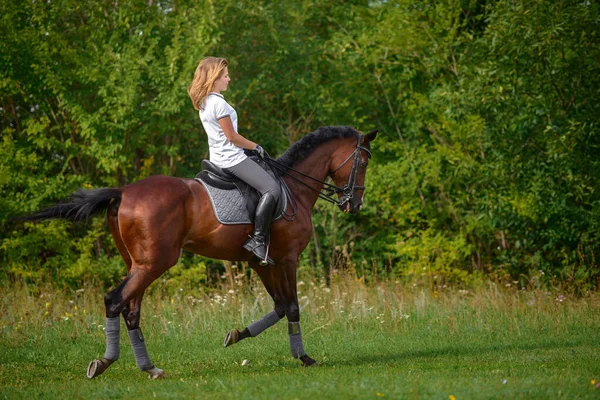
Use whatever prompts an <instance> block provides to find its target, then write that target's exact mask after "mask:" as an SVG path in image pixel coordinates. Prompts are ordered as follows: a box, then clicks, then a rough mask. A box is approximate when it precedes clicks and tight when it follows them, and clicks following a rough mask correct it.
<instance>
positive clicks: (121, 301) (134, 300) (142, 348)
mask: <svg viewBox="0 0 600 400" xmlns="http://www.w3.org/2000/svg"><path fill="white" fill-rule="evenodd" d="M158 275H160V274H157V273H153V272H152V269H151V268H142V267H138V266H136V265H135V264H134V265H133V266H132V268H131V269H130V271H129V273H128V274H127V277H126V278H125V279H124V280H123V281H122V282H121V283H120V284H119V285H118V286H117V287H116V288H115V289H114V290H112V291H110V292H108V293H107V294H106V296H104V304H105V306H106V319H107V321H109V320H110V321H116V323H115V325H116V329H115V330H116V339H115V335H114V334H113V335H109V329H108V326H107V331H106V333H107V346H106V348H107V351H106V353H105V355H104V358H103V359H102V360H94V361H92V362H91V363H90V365H89V367H88V372H87V376H88V378H90V379H91V378H95V377H96V376H98V375H100V374H102V373H103V372H104V371H105V370H106V368H108V367H109V366H110V364H112V363H113V362H114V361H116V360H117V359H118V358H119V340H118V335H119V329H118V326H119V314H120V313H122V312H126V313H127V317H125V323H126V325H127V327H128V334H129V339H130V341H131V345H132V347H133V351H134V355H135V358H136V364H137V365H138V367H139V368H140V369H141V370H142V371H146V372H147V373H148V374H149V375H150V377H151V378H159V377H162V376H163V371H162V370H160V369H158V368H155V367H154V365H152V363H151V362H150V359H149V357H148V352H147V350H146V345H145V343H144V338H143V336H142V332H141V330H140V329H139V317H140V307H141V301H142V296H143V294H144V291H145V290H146V288H147V287H148V286H149V285H150V283H152V282H153V281H154V280H155V279H156V278H157V277H158Z"/></svg>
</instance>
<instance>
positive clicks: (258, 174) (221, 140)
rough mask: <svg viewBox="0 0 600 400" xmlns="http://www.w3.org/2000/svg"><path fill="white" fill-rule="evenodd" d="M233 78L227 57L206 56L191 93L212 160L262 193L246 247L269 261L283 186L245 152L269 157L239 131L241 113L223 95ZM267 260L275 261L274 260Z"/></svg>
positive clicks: (196, 74)
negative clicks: (270, 235)
mask: <svg viewBox="0 0 600 400" xmlns="http://www.w3.org/2000/svg"><path fill="white" fill-rule="evenodd" d="M230 80H231V79H230V78H229V71H228V69H227V60H225V59H224V58H217V57H206V58H204V59H202V60H201V61H200V64H199V65H198V68H196V72H195V73H194V80H193V81H192V84H191V85H190V86H189V87H188V93H189V95H190V98H191V99H192V104H193V105H194V108H195V109H196V110H198V111H199V112H200V120H201V121H202V125H203V126H204V130H205V131H206V134H207V135H208V146H209V150H210V161H211V162H212V163H213V164H215V165H217V166H218V167H221V168H222V169H224V170H225V171H227V172H229V173H230V174H232V175H235V176H236V177H238V178H239V179H241V180H243V181H244V182H246V183H247V184H249V185H250V186H252V187H253V188H255V189H256V190H258V191H259V192H260V194H261V196H262V197H261V198H260V201H259V202H258V206H257V208H256V214H255V217H254V233H253V234H252V236H251V237H250V238H249V239H248V240H247V241H246V243H245V244H244V248H245V249H246V250H248V251H251V252H253V253H254V254H255V255H256V256H257V257H258V258H260V259H261V260H267V246H266V243H265V242H266V234H267V232H268V230H269V226H270V225H271V217H272V216H273V211H274V209H275V205H276V203H277V199H278V198H279V195H280V193H281V189H280V188H279V184H278V183H277V181H275V179H273V178H272V177H271V175H269V174H268V173H267V172H266V171H265V170H264V169H262V168H261V167H260V166H259V165H258V164H257V163H256V162H254V161H253V160H252V159H251V158H248V157H247V156H246V154H245V153H244V149H248V150H253V151H254V152H255V153H256V154H257V155H258V156H259V157H261V158H264V157H265V151H264V150H263V148H262V147H261V146H259V145H258V144H256V143H254V142H252V141H251V140H248V139H246V138H245V137H243V136H242V135H240V134H239V133H238V132H237V130H238V129H237V128H238V119H237V113H236V112H235V110H234V109H233V107H231V106H230V105H229V104H228V103H227V102H226V101H225V98H224V97H223V95H222V94H221V92H224V91H225V90H227V85H229V81H230ZM267 261H269V262H270V263H272V261H271V260H270V259H268V260H267Z"/></svg>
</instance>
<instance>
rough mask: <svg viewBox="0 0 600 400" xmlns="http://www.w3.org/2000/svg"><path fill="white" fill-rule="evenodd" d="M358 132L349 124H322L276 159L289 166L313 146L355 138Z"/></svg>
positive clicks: (312, 148) (302, 157) (307, 153)
mask: <svg viewBox="0 0 600 400" xmlns="http://www.w3.org/2000/svg"><path fill="white" fill-rule="evenodd" d="M359 134H360V133H359V132H358V131H357V130H355V129H353V128H351V127H349V126H323V127H321V128H319V129H317V130H316V131H314V132H312V133H309V134H308V135H306V136H304V137H303V138H302V139H300V140H298V141H297V142H296V143H294V144H293V145H291V146H290V148H289V149H287V150H286V151H285V153H283V154H282V156H281V157H279V158H278V159H277V161H279V162H280V163H282V164H284V165H285V166H287V167H291V166H292V165H294V163H296V162H297V161H300V160H302V159H304V158H306V157H307V156H308V155H309V154H310V153H311V152H312V151H313V150H314V149H315V147H317V146H319V145H320V144H322V143H324V142H327V141H329V140H332V139H342V138H349V137H356V138H357V137H358V135H359Z"/></svg>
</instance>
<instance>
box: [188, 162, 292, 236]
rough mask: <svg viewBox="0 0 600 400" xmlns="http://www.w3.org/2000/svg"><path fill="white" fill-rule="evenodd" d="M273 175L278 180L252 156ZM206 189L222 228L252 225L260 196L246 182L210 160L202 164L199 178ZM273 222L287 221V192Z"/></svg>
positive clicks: (280, 202)
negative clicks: (284, 218)
mask: <svg viewBox="0 0 600 400" xmlns="http://www.w3.org/2000/svg"><path fill="white" fill-rule="evenodd" d="M250 158H252V160H254V161H255V162H256V163H257V164H258V165H260V166H261V167H262V168H263V169H264V170H265V171H267V173H269V175H271V176H272V177H273V178H275V179H277V177H276V176H275V174H274V172H273V171H272V170H271V168H269V167H268V166H267V164H266V163H265V162H264V161H263V160H262V159H261V158H259V157H256V156H251V157H250ZM195 179H196V180H197V181H198V182H200V183H201V184H202V186H204V188H205V189H206V191H207V193H208V197H209V198H210V202H211V204H212V206H213V210H214V212H215V216H216V217H217V220H218V221H219V222H220V223H221V224H225V225H236V224H252V225H254V214H255V211H256V206H257V205H258V201H259V200H260V197H261V196H260V193H259V192H258V191H257V190H256V189H254V188H253V187H252V186H250V185H248V184H247V183H246V182H244V181H242V180H240V179H238V178H237V177H236V176H234V175H232V174H230V173H228V172H227V171H225V170H223V169H221V168H220V167H217V166H216V165H215V164H213V163H211V162H210V161H209V160H202V171H201V172H200V173H198V174H197V175H196V178H195ZM281 193H282V195H281V197H280V198H279V199H277V206H276V207H275V211H274V214H273V218H272V220H271V221H272V222H275V221H276V220H278V219H280V218H281V217H283V215H284V213H285V210H286V207H287V196H286V194H285V190H283V188H282V190H281Z"/></svg>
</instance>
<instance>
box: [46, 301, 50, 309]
mask: <svg viewBox="0 0 600 400" xmlns="http://www.w3.org/2000/svg"><path fill="white" fill-rule="evenodd" d="M49 308H50V302H47V303H46V310H47V309H49Z"/></svg>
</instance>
